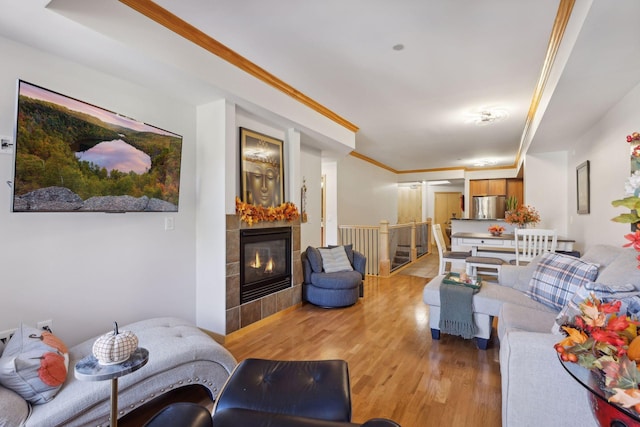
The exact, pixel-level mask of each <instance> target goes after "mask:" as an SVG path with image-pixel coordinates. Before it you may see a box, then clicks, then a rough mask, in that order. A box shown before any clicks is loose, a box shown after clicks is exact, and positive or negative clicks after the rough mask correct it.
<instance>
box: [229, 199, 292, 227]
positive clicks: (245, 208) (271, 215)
mask: <svg viewBox="0 0 640 427" xmlns="http://www.w3.org/2000/svg"><path fill="white" fill-rule="evenodd" d="M236 214H238V215H239V216H240V219H241V220H242V221H244V222H246V223H247V224H248V225H250V226H251V225H253V224H256V223H258V222H261V221H269V222H274V221H294V220H296V219H298V218H299V217H300V212H299V211H298V208H297V207H296V205H295V204H293V203H291V202H286V203H282V204H281V205H280V206H273V207H268V208H265V207H263V206H259V205H252V204H249V203H245V202H243V201H242V200H240V198H239V197H236Z"/></svg>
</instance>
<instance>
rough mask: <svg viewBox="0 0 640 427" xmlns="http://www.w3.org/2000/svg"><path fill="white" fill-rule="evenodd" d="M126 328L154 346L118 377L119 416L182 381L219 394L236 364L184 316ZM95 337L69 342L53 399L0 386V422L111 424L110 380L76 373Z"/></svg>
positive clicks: (28, 426)
mask: <svg viewBox="0 0 640 427" xmlns="http://www.w3.org/2000/svg"><path fill="white" fill-rule="evenodd" d="M121 329H122V330H130V331H132V332H134V333H135V334H136V335H137V337H138V340H139V345H140V347H144V348H146V349H147V350H149V361H148V363H147V364H146V365H145V366H143V367H142V368H141V369H139V370H138V371H136V372H133V373H131V374H129V375H126V376H123V377H121V378H119V381H118V383H119V393H118V403H119V405H118V406H119V412H118V418H121V417H122V416H124V415H126V414H128V413H129V412H131V411H133V410H135V409H136V408H138V407H140V406H142V405H144V404H145V403H147V402H149V401H150V400H152V399H154V398H156V397H158V396H161V395H163V394H165V393H169V392H171V391H172V390H175V389H178V388H180V387H187V386H201V387H205V388H206V389H207V391H208V393H209V394H210V396H211V397H212V398H215V397H216V396H217V395H218V392H219V390H220V389H221V388H222V386H223V385H224V383H225V381H226V380H227V378H228V377H229V375H230V374H231V372H232V371H233V369H234V368H235V366H236V364H237V363H236V360H235V359H234V358H233V356H232V355H231V353H229V352H228V351H227V350H226V349H225V348H224V347H222V346H221V345H219V344H218V343H216V342H215V341H214V340H213V339H212V338H211V337H209V336H208V335H207V334H205V333H204V332H202V331H201V330H200V329H198V328H197V327H196V326H195V325H193V324H191V323H189V322H187V321H184V320H181V319H176V318H170V317H166V318H156V319H149V320H144V321H141V322H136V323H132V324H130V325H126V326H123V327H121ZM105 332H108V331H105ZM96 338H97V337H94V338H91V339H89V340H87V341H85V342H83V343H81V344H78V345H76V346H74V347H71V348H69V372H68V374H67V379H66V381H65V383H64V384H63V386H62V388H61V389H60V390H59V392H58V394H57V395H56V397H55V398H53V400H51V401H49V402H47V403H43V404H38V405H31V406H30V405H29V404H27V402H26V401H25V400H23V399H22V397H20V395H18V394H16V393H14V392H13V391H11V390H9V389H6V388H4V387H2V386H0V425H8V426H20V425H24V426H26V427H44V426H46V427H53V426H93V427H96V426H97V427H100V426H106V425H109V408H110V400H109V398H110V392H111V382H110V381H98V382H89V381H79V380H77V379H76V378H75V376H74V366H75V364H76V362H78V361H79V360H81V359H82V358H84V357H85V356H87V355H90V354H91V349H92V346H93V343H94V341H95V340H96ZM27 417H28V418H27ZM23 423H24V424H23Z"/></svg>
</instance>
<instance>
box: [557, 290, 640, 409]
mask: <svg viewBox="0 0 640 427" xmlns="http://www.w3.org/2000/svg"><path fill="white" fill-rule="evenodd" d="M620 305H621V302H620V301H613V302H607V303H604V302H602V301H600V300H599V299H598V298H596V297H595V295H593V294H592V295H591V296H590V297H589V298H587V299H586V300H585V301H584V302H583V303H581V304H580V311H581V314H579V315H576V316H575V317H574V321H573V324H567V325H564V326H562V330H563V331H564V333H565V335H566V336H567V337H566V338H565V339H563V340H562V341H560V342H559V343H557V344H556V345H555V346H554V348H555V349H556V351H557V352H558V353H559V354H560V358H561V359H562V360H563V361H565V362H573V363H578V364H579V365H580V366H582V367H584V368H587V369H590V370H597V371H600V372H601V373H602V374H603V376H604V379H605V384H604V387H605V389H604V390H605V391H606V392H607V393H608V394H609V396H610V397H609V402H613V403H617V404H619V405H621V406H624V407H625V408H632V407H633V409H634V410H635V411H636V412H640V390H639V389H638V383H639V382H640V370H638V366H637V365H636V362H638V361H640V337H638V325H640V322H638V321H637V320H635V319H632V318H630V317H629V316H627V315H621V314H620V313H619V311H620Z"/></svg>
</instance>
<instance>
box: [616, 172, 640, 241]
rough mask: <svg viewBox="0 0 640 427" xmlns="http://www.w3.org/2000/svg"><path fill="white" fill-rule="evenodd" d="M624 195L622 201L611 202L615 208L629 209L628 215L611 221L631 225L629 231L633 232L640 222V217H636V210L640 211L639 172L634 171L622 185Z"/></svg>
mask: <svg viewBox="0 0 640 427" xmlns="http://www.w3.org/2000/svg"><path fill="white" fill-rule="evenodd" d="M624 195H625V197H624V198H622V199H617V200H614V201H612V202H611V204H612V205H613V206H615V207H624V208H627V209H629V213H623V214H620V215H618V216H616V217H615V218H612V219H611V220H612V221H615V222H621V223H626V224H631V231H635V230H636V228H637V224H638V222H640V216H638V210H640V170H637V171H635V172H634V173H633V174H632V175H631V176H630V177H629V178H627V180H626V181H625V183H624Z"/></svg>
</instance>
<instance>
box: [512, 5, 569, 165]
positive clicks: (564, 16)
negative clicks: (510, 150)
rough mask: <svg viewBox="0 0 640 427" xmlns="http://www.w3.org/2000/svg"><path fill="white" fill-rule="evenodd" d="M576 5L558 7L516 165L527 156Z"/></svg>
mask: <svg viewBox="0 0 640 427" xmlns="http://www.w3.org/2000/svg"><path fill="white" fill-rule="evenodd" d="M574 5H575V0H560V4H559V5H558V12H557V13H556V18H555V20H554V22H553V28H552V29H551V36H550V37H549V44H548V45H547V53H546V55H545V58H544V63H543V64H542V70H541V71H540V77H539V78H538V83H537V85H536V88H535V90H534V92H533V97H532V99H531V105H530V106H529V111H528V112H527V120H526V122H525V125H524V130H523V131H522V136H521V138H520V146H519V147H518V153H517V155H516V162H515V163H516V165H519V164H520V162H521V160H522V157H523V156H524V154H525V153H524V148H525V147H524V144H525V141H526V140H527V137H528V136H529V132H530V130H531V124H532V123H533V119H534V118H535V116H536V113H537V111H538V107H539V106H540V100H541V99H542V95H543V93H544V89H545V87H546V85H547V81H548V80H549V76H550V74H551V70H552V68H553V63H554V62H555V60H556V56H557V54H558V49H560V44H561V43H562V38H563V37H564V32H565V30H566V29H567V24H568V23H569V19H570V18H571V12H572V11H573V6H574Z"/></svg>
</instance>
